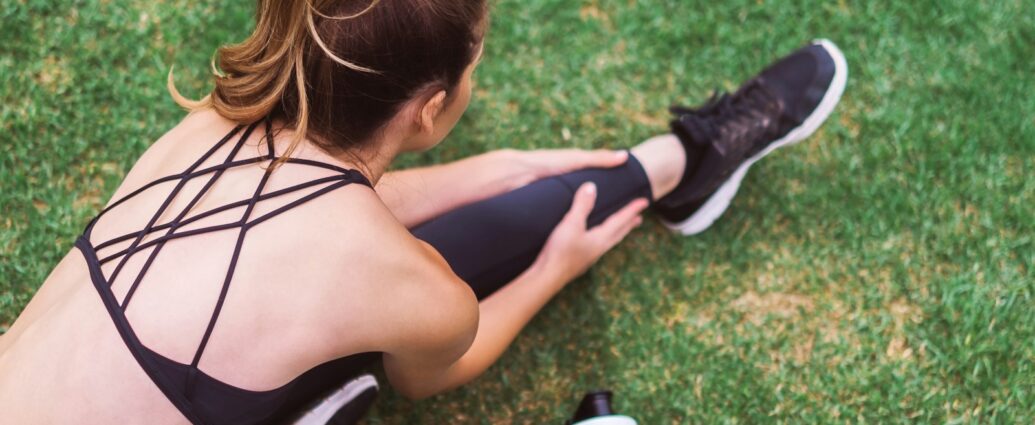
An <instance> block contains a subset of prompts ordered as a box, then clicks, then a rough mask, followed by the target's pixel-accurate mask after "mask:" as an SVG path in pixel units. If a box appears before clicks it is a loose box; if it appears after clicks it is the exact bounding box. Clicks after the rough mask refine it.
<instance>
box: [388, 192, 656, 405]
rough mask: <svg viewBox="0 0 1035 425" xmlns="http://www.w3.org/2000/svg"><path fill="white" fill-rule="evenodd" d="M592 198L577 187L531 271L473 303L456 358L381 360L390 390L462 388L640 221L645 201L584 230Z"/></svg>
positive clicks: (423, 393)
mask: <svg viewBox="0 0 1035 425" xmlns="http://www.w3.org/2000/svg"><path fill="white" fill-rule="evenodd" d="M595 199H596V193H595V187H593V185H592V184H586V185H584V186H583V187H581V188H580V189H579V191H578V193H577V194H576V196H575V200H574V202H573V203H572V207H571V210H570V211H569V212H568V213H567V215H565V217H564V219H563V220H562V221H561V223H559V224H558V225H557V228H556V229H555V230H554V232H553V233H552V234H551V235H550V238H549V239H548V240H547V243H546V245H545V246H544V248H543V251H542V252H541V253H540V255H539V257H538V259H537V260H536V262H535V263H534V264H533V265H532V267H530V268H529V269H528V270H526V271H525V272H524V273H522V274H521V275H520V276H519V277H517V278H516V279H515V280H514V281H513V282H511V283H510V284H508V285H506V286H504V287H503V288H501V289H500V290H498V291H497V292H495V293H494V294H493V295H491V296H489V297H488V298H487V299H485V300H482V302H481V303H479V306H478V311H479V317H478V326H477V333H476V334H475V336H474V340H473V342H470V341H468V344H469V347H468V348H467V349H466V351H464V352H463V354H462V355H460V356H459V359H456V360H455V361H452V362H451V363H450V364H447V365H443V366H440V367H439V368H434V367H431V368H429V367H427V366H429V365H426V364H425V365H423V366H424V367H418V366H417V365H414V364H412V363H411V365H406V364H403V363H407V362H405V361H402V362H399V361H396V360H400V359H395V360H389V359H388V358H386V362H385V370H386V372H387V373H388V377H389V379H391V380H392V384H393V386H394V387H396V389H398V390H400V391H401V392H402V393H403V394H404V395H406V396H407V397H410V398H424V397H428V396H431V395H434V394H437V393H439V392H442V391H446V390H449V389H452V388H455V387H458V386H460V385H463V384H464V383H467V382H469V381H471V380H472V379H474V378H476V377H478V376H479V375H481V374H482V373H483V372H485V370H486V369H488V368H489V367H490V366H492V364H493V363H495V362H496V360H498V359H499V357H500V356H501V355H502V354H503V352H504V351H506V349H507V347H508V346H509V345H510V343H511V342H513V341H514V338H516V337H517V335H518V334H519V333H520V332H521V330H522V329H523V328H524V327H525V325H527V324H528V322H529V321H530V320H531V319H532V317H533V316H535V314H536V313H537V312H539V310H540V309H542V308H543V306H544V305H546V303H547V302H549V301H550V299H551V298H553V296H554V295H555V294H557V292H558V291H560V290H561V289H562V288H563V287H564V286H565V285H566V284H567V283H568V282H570V281H571V280H572V279H574V278H576V277H578V276H579V275H581V274H582V273H584V272H585V271H586V269H588V268H589V266H591V265H592V264H593V263H594V262H596V260H597V259H598V258H600V256H602V255H603V254H604V253H605V252H607V251H608V250H610V249H611V248H612V247H614V246H615V245H616V244H618V242H620V241H621V240H622V239H623V238H624V237H625V235H627V234H628V233H629V232H630V231H631V230H632V229H633V228H634V227H636V226H637V225H638V224H639V223H640V222H641V218H640V216H639V214H640V212H642V211H643V209H644V208H646V206H647V201H646V200H645V199H640V200H636V201H633V202H631V203H630V204H629V205H627V206H626V207H624V208H623V209H622V210H620V211H619V212H617V213H615V214H614V215H612V216H611V217H609V218H608V219H607V220H606V221H605V222H604V223H602V224H601V225H599V226H597V227H594V228H593V229H591V230H587V229H586V218H587V217H588V216H589V213H590V212H591V211H592V209H593V204H594V201H595ZM414 357H418V356H414ZM454 358H455V357H454ZM429 369H431V370H429ZM407 370H416V371H418V372H415V373H407V372H406V371H407ZM417 374H419V376H417Z"/></svg>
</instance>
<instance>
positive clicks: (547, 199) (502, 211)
mask: <svg viewBox="0 0 1035 425" xmlns="http://www.w3.org/2000/svg"><path fill="white" fill-rule="evenodd" d="M589 181H592V182H593V183H595V184H596V186H597V201H596V204H595V205H594V207H593V211H592V212H591V213H590V215H589V220H588V226H589V227H592V226H596V225H598V224H600V223H601V222H603V221H604V219H606V218H607V217H608V216H610V215H611V214H614V213H615V212H617V211H618V210H619V209H621V208H622V207H624V206H625V205H626V204H628V203H629V202H632V201H633V200H635V199H637V198H647V199H651V190H650V182H649V181H648V180H647V174H646V172H645V171H644V169H643V166H642V165H640V162H639V161H637V160H636V158H634V157H633V156H632V155H630V156H629V161H628V162H627V163H625V165H622V166H620V167H615V168H606V169H601V168H590V169H585V170H580V171H575V172H572V173H568V174H564V175H560V176H554V177H550V178H546V179H542V180H538V181H535V182H533V183H531V184H529V185H527V186H524V187H521V188H519V189H517V190H514V191H511V192H507V193H504V194H502V195H498V196H496V197H494V198H490V199H486V200H484V201H480V202H476V203H473V204H470V205H466V206H463V207H460V208H457V209H455V210H453V211H450V212H448V213H446V214H443V215H441V216H439V217H436V218H434V219H432V220H430V221H428V222H426V223H423V224H421V225H419V226H417V227H415V228H413V229H412V231H413V234H414V235H415V236H417V237H418V238H420V239H421V240H424V241H425V242H427V243H429V244H431V246H433V247H435V249H437V250H438V252H439V253H441V254H442V256H443V257H445V259H446V262H448V263H449V265H450V267H452V268H453V272H454V273H456V275H457V276H459V277H460V278H461V279H463V280H464V281H465V282H467V284H468V285H470V286H471V288H472V289H474V293H475V294H476V295H477V296H478V299H479V300H481V299H484V298H485V297H488V296H489V295H491V294H492V293H493V292H496V290H498V289H499V288H502V287H503V286H504V285H506V284H507V283H509V282H510V281H512V280H514V278H516V277H517V276H518V275H519V274H521V272H523V271H525V269H527V268H528V267H529V266H531V265H532V263H533V262H534V261H535V259H536V257H537V256H538V255H539V251H540V250H541V249H542V248H543V245H544V244H545V243H546V239H547V237H549V236H550V233H551V232H552V231H553V229H554V227H556V226H557V223H559V222H560V221H561V219H562V218H563V217H564V214H565V213H567V212H568V209H569V208H570V207H571V203H572V199H573V197H574V194H575V190H576V189H578V187H579V186H581V185H582V184H583V183H585V182H589Z"/></svg>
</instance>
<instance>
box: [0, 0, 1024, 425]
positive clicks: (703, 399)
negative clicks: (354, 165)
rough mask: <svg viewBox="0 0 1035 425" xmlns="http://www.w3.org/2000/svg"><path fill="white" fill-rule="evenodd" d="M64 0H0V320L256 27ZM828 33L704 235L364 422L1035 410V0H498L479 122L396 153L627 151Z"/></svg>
mask: <svg viewBox="0 0 1035 425" xmlns="http://www.w3.org/2000/svg"><path fill="white" fill-rule="evenodd" d="M65 3H66V4H61V5H58V4H53V2H48V1H35V0H11V1H6V2H3V3H2V4H0V22H3V25H2V26H0V40H2V41H0V81H2V85H0V123H2V128H0V210H2V217H0V256H2V260H0V331H2V329H4V328H5V327H6V326H9V324H10V322H11V321H13V319H14V318H15V317H16V316H17V314H18V312H19V311H20V310H21V309H22V308H23V306H24V305H25V303H26V302H27V301H28V300H29V298H30V297H31V296H32V294H33V292H34V290H35V288H36V287H37V286H38V285H39V284H40V283H41V282H42V281H43V280H44V279H45V277H46V275H47V273H48V272H49V271H50V269H51V268H52V267H53V266H54V265H55V264H56V262H57V261H58V259H59V258H60V257H61V256H62V255H64V254H65V253H66V252H67V251H68V250H69V249H70V248H71V246H72V242H73V240H74V237H75V236H76V235H77V233H78V232H79V231H80V230H81V229H82V227H83V226H84V225H85V224H86V222H87V220H88V219H89V218H90V217H91V216H92V215H93V214H94V213H95V212H96V211H97V210H98V208H99V207H100V206H101V205H102V203H103V202H104V201H105V200H106V199H107V197H108V196H109V195H110V193H111V192H112V191H113V190H114V188H115V185H116V184H117V183H118V182H119V180H120V178H121V176H122V175H123V174H124V173H125V172H126V170H128V169H129V167H130V166H131V165H132V163H133V161H134V159H135V158H136V157H137V156H138V155H139V154H140V153H141V152H142V151H143V150H144V149H145V148H146V147H147V146H148V144H149V143H150V142H151V141H153V140H154V139H156V138H157V137H158V136H159V135H160V134H161V133H163V132H164V131H165V130H166V129H168V128H169V127H171V126H173V125H174V124H175V123H176V122H177V120H178V119H179V118H180V117H181V115H182V113H181V112H180V110H178V108H177V107H176V106H174V104H173V103H172V102H171V101H170V100H169V98H168V96H167V95H166V93H165V90H164V86H163V84H164V78H165V75H166V73H167V72H168V69H169V67H170V66H172V65H174V64H175V65H176V66H177V69H178V70H180V71H179V72H178V75H179V79H180V81H181V85H183V86H185V87H186V88H188V91H189V92H190V93H193V94H199V93H202V92H203V91H204V90H205V87H207V86H206V82H205V80H204V78H203V76H204V73H205V71H206V69H207V65H208V60H209V57H210V55H211V53H212V51H213V50H214V49H215V48H216V46H218V45H219V44H221V43H226V42H231V41H235V40H239V39H241V38H243V37H244V36H245V35H246V34H247V32H248V30H249V28H250V25H251V24H250V22H251V13H252V12H251V9H250V5H248V6H247V7H246V6H240V7H239V8H237V9H233V8H230V7H227V5H228V4H229V3H226V2H212V1H208V2H200V3H199V2H188V1H185V0H178V1H169V2H162V3H154V2H146V1H136V2H133V1H128V0H96V1H95V0H86V1H74V2H72V1H70V2H65ZM817 36H823V37H828V38H831V39H833V40H834V41H836V42H837V43H839V45H840V46H841V47H842V48H843V50H844V51H845V53H846V55H847V57H848V62H849V65H850V67H851V73H850V74H851V75H850V79H849V84H848V88H847V91H846V93H845V96H844V100H843V101H842V103H841V105H840V106H839V107H838V110H837V111H836V112H835V114H834V115H833V116H832V117H831V119H830V120H829V122H828V123H827V125H826V126H825V127H823V129H822V130H820V132H819V133H818V134H817V135H816V136H815V137H813V138H812V139H810V140H809V141H807V142H806V143H804V144H802V145H800V146H797V147H795V148H793V149H788V150H786V151H781V152H780V153H779V154H777V155H775V156H773V157H771V159H768V160H766V161H764V162H763V163H762V164H760V166H757V167H755V168H753V170H752V173H751V174H750V175H749V176H748V178H747V180H746V181H745V185H744V187H743V190H742V191H741V193H740V195H739V196H738V197H737V199H736V200H735V201H734V203H733V205H732V207H731V209H730V211H729V212H728V213H727V214H726V215H725V216H724V217H723V219H722V220H721V221H720V222H719V223H718V224H717V225H716V226H715V227H714V228H712V229H711V230H709V231H707V232H705V233H704V234H702V235H700V236H697V237H692V238H677V237H673V236H672V235H670V234H668V233H667V232H666V231H664V230H663V229H662V228H661V226H659V225H648V226H644V227H643V228H642V229H641V230H638V231H636V232H635V233H634V234H633V235H632V237H630V238H629V240H628V241H627V242H625V243H624V244H623V245H622V246H621V247H620V248H619V249H616V250H615V251H614V252H613V253H611V254H608V255H607V256H606V257H605V258H604V260H603V261H602V262H601V263H600V264H599V265H598V266H597V267H596V268H594V269H593V270H592V271H591V272H590V273H589V275H588V276H587V277H585V278H583V279H580V280H578V281H576V282H575V283H573V284H571V285H570V286H569V287H568V288H567V289H566V290H565V291H564V292H563V293H562V294H561V295H560V296H559V297H558V298H557V299H556V300H555V301H554V302H553V303H551V304H550V305H549V306H547V307H546V309H545V310H544V311H543V312H542V314H540V315H539V316H538V317H537V318H536V319H535V321H534V322H533V323H532V324H531V326H530V327H529V328H528V329H527V330H526V331H525V332H524V333H523V334H522V335H521V336H520V337H519V338H518V340H517V341H516V342H515V344H514V345H513V346H512V347H511V349H510V350H509V351H508V352H507V354H506V355H505V356H504V357H503V359H502V360H501V361H500V362H499V363H498V364H497V365H496V366H494V367H493V368H492V369H490V370H489V371H488V373H486V374H485V375H484V376H483V377H481V378H479V379H478V380H477V381H475V382H474V383H472V384H469V385H467V386H465V387H464V388H462V389H460V390H458V391H455V392H453V393H450V394H447V395H444V396H439V397H435V398H432V399H430V400H427V401H422V402H417V403H413V402H407V401H405V400H403V399H401V398H400V397H398V396H396V395H395V394H394V393H392V391H390V390H389V391H386V392H385V396H383V397H382V398H381V401H380V402H379V404H378V406H377V408H376V411H375V412H374V414H373V415H372V417H371V418H370V420H369V421H368V422H369V423H374V424H379V423H559V421H560V420H562V419H563V418H564V417H565V416H567V415H568V414H569V413H570V411H571V410H572V408H573V407H574V404H575V402H576V401H577V398H578V397H579V396H580V394H581V393H582V392H583V391H586V390H590V389H593V388H597V387H608V388H611V389H613V390H615V392H616V394H617V407H618V409H620V410H621V411H623V412H627V413H629V414H632V415H634V416H636V417H638V418H639V419H640V421H641V423H644V424H658V423H687V422H693V423H754V422H794V423H797V422H842V421H843V422H925V423H961V422H966V423H985V422H990V423H996V422H998V423H1032V422H1033V421H1035V301H1033V295H1035V294H1033V292H1035V275H1033V274H1035V271H1033V270H1032V265H1033V264H1035V241H1033V238H1035V213H1033V207H1035V178H1033V177H1032V176H1035V61H1033V60H1032V58H1033V57H1035V7H1032V5H1031V4H1030V2H1025V1H1022V0H1012V1H983V2H974V1H963V0H952V1H939V0H922V1H919V0H918V1H912V2H893V1H873V2H849V1H844V0H842V1H839V2H825V1H793V2H792V1H756V0H751V1H747V0H737V1H727V2H701V1H693V2H690V1H677V0H671V1H661V0H643V1H626V0H600V1H588V0H583V1H574V0H506V1H498V2H496V4H495V7H494V10H493V25H492V29H491V33H490V36H489V41H488V45H487V48H486V57H485V61H484V63H483V64H482V66H481V68H480V69H479V71H478V74H477V77H476V79H477V84H478V85H477V89H476V97H475V100H474V103H473V105H472V107H471V110H470V112H469V113H468V115H467V116H466V117H465V118H464V119H463V121H462V122H461V124H460V126H459V127H458V128H457V130H456V131H455V133H454V135H453V136H452V137H451V138H450V139H449V140H447V141H446V143H445V144H444V145H443V146H441V147H440V148H437V149H435V150H433V151H432V152H429V153H427V154H424V155H420V156H413V157H408V158H404V159H403V160H402V161H401V162H402V164H403V165H414V164H425V163H432V162H438V161H448V160H452V159H457V158H461V157H463V156H466V155H470V154H474V153H478V152H482V151H485V150H488V149H495V148H502V147H519V148H532V147H561V146H571V145H574V146H579V147H587V148H588V147H598V146H608V147H624V146H629V145H631V144H633V143H636V142H638V141H640V140H643V139H645V138H646V137H648V136H651V135H653V134H656V133H658V132H661V131H663V130H664V127H665V119H666V117H665V114H664V108H665V107H666V106H667V105H668V104H669V103H670V102H681V103H688V104H693V103H696V102H699V101H701V100H703V99H704V98H706V96H707V95H708V93H709V91H710V90H711V89H713V88H715V87H720V88H725V89H732V88H735V87H736V85H737V83H738V82H739V81H741V80H743V79H744V78H746V77H748V76H750V75H751V74H752V73H754V72H755V71H756V70H757V69H759V68H760V67H762V66H764V65H765V64H766V63H767V62H769V61H770V60H772V59H774V58H775V57H776V56H777V55H779V54H782V53H784V52H789V51H791V50H793V49H794V48H795V47H797V46H799V45H800V44H802V43H803V42H805V41H807V40H809V39H811V38H813V37H817ZM565 129H567V131H565ZM568 132H570V134H571V137H570V140H564V138H563V137H562V134H564V133H568Z"/></svg>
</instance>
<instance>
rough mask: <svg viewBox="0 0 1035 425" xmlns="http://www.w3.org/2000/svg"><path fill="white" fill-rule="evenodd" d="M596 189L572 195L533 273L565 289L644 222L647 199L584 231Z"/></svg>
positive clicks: (588, 187) (585, 186)
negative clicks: (542, 275) (571, 199)
mask: <svg viewBox="0 0 1035 425" xmlns="http://www.w3.org/2000/svg"><path fill="white" fill-rule="evenodd" d="M596 198H597V189H596V185H594V184H593V183H585V184H583V185H582V186H580V187H579V189H578V190H577V191H576V192H575V198H574V200H573V201H572V205H571V209H570V210H568V213H567V214H565V216H564V218H563V219H561V222H560V223H558V224H557V227H556V228H554V231H553V233H551V234H550V237H549V239H547V241H546V245H544V246H543V250H542V251H541V252H540V253H539V257H538V258H537V259H536V262H535V263H534V264H533V265H532V268H533V269H536V270H538V271H540V272H543V273H545V274H546V275H548V276H550V277H551V278H552V280H553V281H554V282H557V284H558V285H564V284H567V283H568V282H570V281H571V280H573V279H575V278H576V277H579V275H581V274H583V273H585V272H586V270H587V269H589V267H590V266H592V265H593V263H596V261H597V260H598V259H599V258H600V257H601V256H603V255H604V253H606V252H607V251H609V250H610V249H611V248H613V247H614V246H615V245H617V244H618V242H621V241H622V239H624V238H625V236H626V235H628V234H629V232H630V231H632V229H634V228H635V227H636V226H639V225H640V223H641V222H642V221H643V217H641V216H640V213H641V212H643V210H644V208H647V205H648V202H647V200H646V199H643V198H640V199H637V200H634V201H632V202H630V203H629V204H628V205H626V206H625V207H623V208H622V209H621V210H619V211H618V212H616V213H614V214H612V215H611V216H610V217H608V218H607V219H606V220H604V222H603V223H601V224H600V225H598V226H596V227H593V228H592V229H587V228H586V219H587V218H588V217H589V214H590V212H591V211H593V205H594V204H595V203H596Z"/></svg>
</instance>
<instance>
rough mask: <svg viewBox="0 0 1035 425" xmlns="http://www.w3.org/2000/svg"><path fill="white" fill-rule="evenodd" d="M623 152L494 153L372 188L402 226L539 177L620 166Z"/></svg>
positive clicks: (400, 174) (393, 176)
mask: <svg viewBox="0 0 1035 425" xmlns="http://www.w3.org/2000/svg"><path fill="white" fill-rule="evenodd" d="M626 159H627V154H626V152H625V151H610V150H593V151H586V150H579V149H555V150H533V151H516V150H509V149H504V150H498V151H492V152H488V153H484V154H481V155H477V156H472V157H469V158H465V159H462V160H459V161H455V162H450V163H448V164H442V165H433V166H429V167H421V168H412V169H408V170H401V171H394V172H390V173H386V174H385V175H384V176H383V177H382V178H381V180H379V181H378V182H377V186H376V187H375V190H376V191H377V194H378V195H379V196H380V197H381V201H382V202H384V203H385V205H387V206H388V209H389V210H391V211H392V214H393V215H395V218H396V219H397V220H399V222H401V223H402V224H403V225H404V226H406V227H407V228H412V227H414V226H416V225H418V224H421V223H423V222H425V221H428V220H430V219H432V218H435V217H437V216H439V215H441V214H443V213H445V212H447V211H451V210H453V209H456V208H458V207H460V206H463V205H467V204H470V203H473V202H477V201H480V200H483V199H487V198H491V197H493V196H496V195H499V194H501V193H504V192H508V191H511V190H514V189H517V188H519V187H521V186H524V185H526V184H528V183H531V182H533V181H536V180H539V179H541V178H544V177H549V176H552V175H557V174H564V173H567V172H569V171H574V170H578V169H582V168H592V167H600V168H608V167H616V166H619V165H621V164H623V163H625V161H626Z"/></svg>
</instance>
